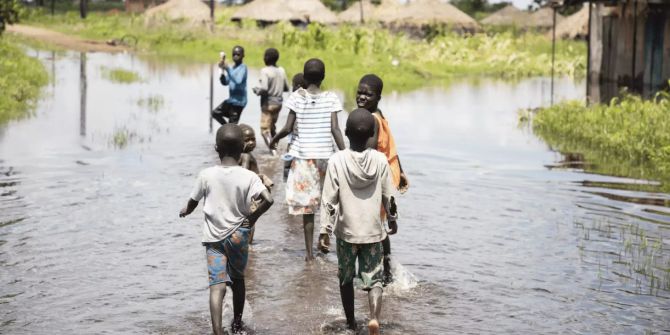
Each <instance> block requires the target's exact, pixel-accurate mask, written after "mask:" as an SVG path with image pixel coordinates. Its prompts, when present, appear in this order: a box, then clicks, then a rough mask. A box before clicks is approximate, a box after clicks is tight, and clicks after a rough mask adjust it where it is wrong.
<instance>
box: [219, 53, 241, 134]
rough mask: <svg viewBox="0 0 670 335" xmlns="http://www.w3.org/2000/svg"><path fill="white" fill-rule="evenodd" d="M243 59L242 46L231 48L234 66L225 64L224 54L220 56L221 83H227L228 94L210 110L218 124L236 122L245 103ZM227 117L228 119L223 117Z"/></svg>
mask: <svg viewBox="0 0 670 335" xmlns="http://www.w3.org/2000/svg"><path fill="white" fill-rule="evenodd" d="M243 59H244V48H242V47H241V46H239V45H238V46H235V47H234V48H233V62H234V63H235V65H234V66H232V67H231V66H229V65H227V64H226V55H225V54H224V55H222V56H221V60H220V61H219V68H220V69H221V76H220V77H219V81H221V85H224V86H226V85H228V92H229V96H228V99H226V100H224V101H223V102H222V103H221V104H220V105H219V106H217V107H216V108H215V109H214V110H213V111H212V117H213V118H214V119H215V120H216V121H218V122H219V123H220V124H222V125H223V124H226V123H228V122H230V123H235V124H236V123H238V122H239V121H240V116H241V115H242V110H243V109H244V107H245V106H246V105H247V66H246V65H245V64H243V63H242V60H243ZM224 117H227V118H228V121H226V119H224Z"/></svg>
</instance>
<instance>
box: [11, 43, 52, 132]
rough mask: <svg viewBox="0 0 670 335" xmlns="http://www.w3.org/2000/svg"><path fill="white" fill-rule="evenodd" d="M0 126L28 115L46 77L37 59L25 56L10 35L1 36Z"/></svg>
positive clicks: (45, 82) (47, 77)
mask: <svg viewBox="0 0 670 335" xmlns="http://www.w3.org/2000/svg"><path fill="white" fill-rule="evenodd" d="M0 55H2V57H0V73H1V74H2V75H0V92H1V93H0V125H1V124H4V123H6V122H7V121H9V120H12V119H18V118H21V117H24V116H25V115H27V114H28V113H29V112H30V111H31V110H32V109H33V108H34V106H35V103H36V101H37V99H38V98H39V96H40V91H41V88H42V87H43V86H44V85H46V84H47V83H48V81H49V76H48V75H47V72H46V71H45V69H44V67H43V66H42V63H40V61H39V60H37V59H35V58H33V57H29V56H27V55H26V54H25V53H24V52H23V50H21V49H20V48H19V47H18V46H17V45H16V44H15V43H14V42H13V41H12V39H11V38H10V37H9V36H4V37H2V38H0Z"/></svg>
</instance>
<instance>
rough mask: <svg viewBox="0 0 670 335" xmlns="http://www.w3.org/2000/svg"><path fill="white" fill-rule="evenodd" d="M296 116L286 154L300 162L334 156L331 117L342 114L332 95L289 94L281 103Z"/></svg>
mask: <svg viewBox="0 0 670 335" xmlns="http://www.w3.org/2000/svg"><path fill="white" fill-rule="evenodd" d="M284 106H286V107H287V108H288V109H290V110H292V111H294V112H295V116H296V118H295V122H296V123H295V131H294V133H293V142H291V149H290V151H289V153H290V154H291V155H292V156H293V157H297V158H302V159H328V158H329V157H330V155H332V154H333V152H335V150H334V146H333V135H332V132H331V120H330V119H331V114H332V113H337V112H339V111H341V110H342V103H341V102H340V99H339V98H338V97H337V95H335V93H333V92H328V91H324V92H321V93H318V94H310V93H309V92H307V90H305V89H302V88H301V89H298V90H297V91H295V92H293V93H291V95H289V97H288V99H287V100H286V102H285V103H284Z"/></svg>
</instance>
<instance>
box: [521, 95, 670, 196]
mask: <svg viewBox="0 0 670 335" xmlns="http://www.w3.org/2000/svg"><path fill="white" fill-rule="evenodd" d="M669 130H670V94H668V93H666V92H662V93H659V94H657V96H656V97H655V98H654V99H651V100H643V99H641V98H640V97H638V96H634V95H625V96H624V97H623V98H621V99H613V100H612V101H611V102H610V103H609V104H597V105H592V106H585V104H584V103H583V102H578V101H568V102H562V103H559V104H557V105H554V106H553V107H549V108H544V109H540V110H539V112H538V114H537V115H536V116H535V118H534V119H533V131H534V132H535V133H536V134H537V135H539V136H540V137H541V138H543V139H544V140H545V141H546V142H547V143H548V144H549V145H550V146H551V147H552V148H554V149H556V150H558V151H561V152H579V153H583V154H584V156H585V157H586V160H587V161H590V162H593V163H594V167H593V170H594V172H598V173H605V174H614V175H621V176H628V177H634V178H643V179H652V180H658V181H661V182H662V183H663V187H662V188H663V189H665V190H668V189H670V131H669Z"/></svg>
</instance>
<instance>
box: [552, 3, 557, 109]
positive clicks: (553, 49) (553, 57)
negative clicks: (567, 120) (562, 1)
mask: <svg viewBox="0 0 670 335" xmlns="http://www.w3.org/2000/svg"><path fill="white" fill-rule="evenodd" d="M552 8H553V9H554V18H553V23H552V28H551V33H552V34H551V35H552V36H551V105H552V106H553V105H554V65H555V62H556V6H552Z"/></svg>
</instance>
